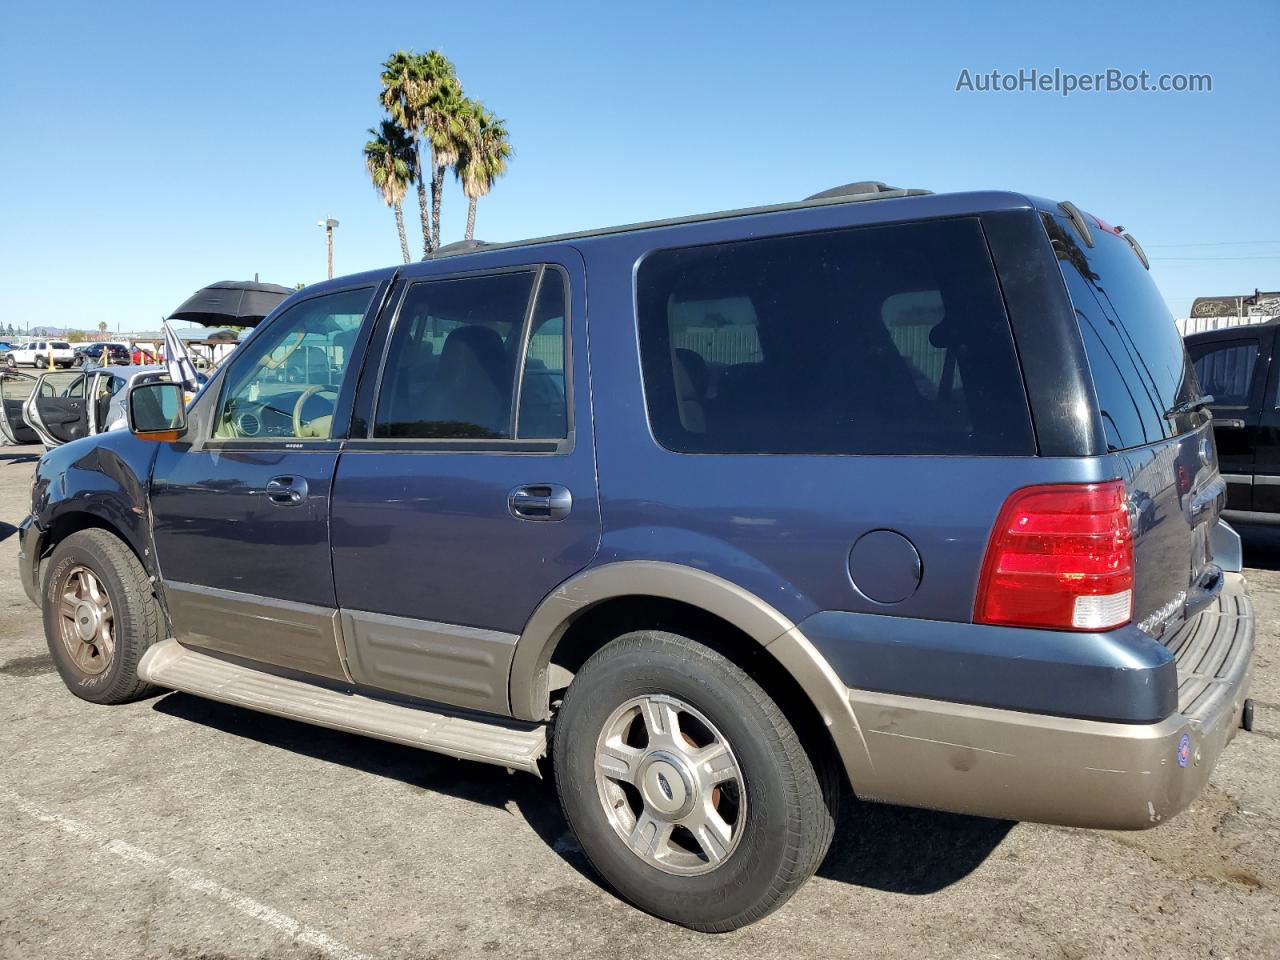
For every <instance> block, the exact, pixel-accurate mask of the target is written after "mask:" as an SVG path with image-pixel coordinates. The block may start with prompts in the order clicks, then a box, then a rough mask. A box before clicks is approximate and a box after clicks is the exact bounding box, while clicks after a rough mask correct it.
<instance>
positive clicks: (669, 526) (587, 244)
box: [580, 195, 1116, 622]
mask: <svg viewBox="0 0 1280 960" xmlns="http://www.w3.org/2000/svg"><path fill="white" fill-rule="evenodd" d="M976 196H977V200H976V201H975V202H978V203H981V202H982V200H983V199H984V197H983V196H982V195H976ZM925 199H928V200H930V201H933V200H937V201H938V202H937V203H932V204H924V203H918V202H913V203H912V205H911V206H910V207H907V206H905V205H902V206H898V207H895V208H893V210H892V213H893V214H894V216H889V214H890V212H891V210H890V205H891V204H895V203H896V201H877V202H876V203H866V204H848V205H843V206H839V207H834V208H826V209H819V210H806V211H803V212H801V213H791V214H782V215H769V216H763V217H759V218H750V220H747V221H743V220H738V221H733V220H729V221H712V222H709V223H703V224H696V225H686V226H682V227H679V228H675V229H664V230H656V231H645V232H639V233H633V234H621V235H618V236H615V237H610V238H600V239H593V240H588V241H581V242H580V249H581V250H582V252H583V255H584V257H585V259H586V261H587V264H588V273H589V276H590V282H591V290H592V293H591V304H590V316H589V339H590V356H591V375H592V382H593V385H594V390H593V397H594V403H595V407H594V414H595V426H596V442H597V446H598V464H599V467H598V469H599V477H600V490H601V510H602V517H603V522H604V535H603V539H602V543H601V548H600V551H599V553H598V554H597V557H596V560H595V565H600V564H605V563H611V562H616V561H622V560H636V559H641V560H645V559H652V560H663V561H667V562H675V563H681V564H685V565H688V566H691V567H696V568H699V569H703V570H707V571H710V572H712V573H715V574H716V575H718V576H720V577H723V578H725V579H727V580H730V581H731V582H734V583H736V584H738V585H739V586H741V587H743V588H744V589H746V590H748V591H750V592H752V593H754V594H755V595H756V596H758V597H760V598H761V599H762V600H763V601H765V602H766V603H768V604H770V605H772V606H773V607H775V608H776V609H777V610H778V611H779V612H781V613H783V614H784V615H785V616H787V617H788V618H790V619H791V620H792V621H794V622H799V621H800V620H801V619H803V618H804V617H806V616H808V615H810V614H812V613H814V612H816V611H819V610H847V611H858V612H869V613H880V614H890V615H895V616H902V617H913V618H919V619H930V620H952V621H968V620H971V619H972V613H973V603H974V596H975V593H976V589H977V580H978V576H979V573H980V569H981V564H982V558H983V554H984V552H985V548H986V544H987V539H988V536H989V534H990V529H991V525H992V524H993V523H994V520H995V517H996V514H997V513H998V512H999V509H1000V507H1001V505H1002V504H1003V502H1004V500H1005V498H1006V497H1007V496H1008V495H1009V493H1010V492H1012V491H1013V490H1015V489H1017V488H1019V487H1022V486H1027V485H1030V484H1038V483H1053V482H1086V481H1094V480H1104V479H1108V478H1109V476H1114V475H1115V473H1114V470H1115V469H1116V465H1115V464H1114V463H1109V462H1108V459H1107V458H1105V457H1101V458H1100V457H1089V456H1080V457H1069V456H1058V457H1033V456H1029V457H1018V458H996V457H959V456H945V457H942V456H939V457H932V456H915V457H911V456H794V455H717V454H680V453H672V452H670V451H668V450H666V449H664V448H662V447H661V446H660V445H659V444H658V443H657V442H656V441H655V440H654V439H653V436H652V433H651V431H650V428H649V423H648V418H647V413H646V408H645V402H644V393H643V387H642V376H641V369H640V362H639V357H638V351H637V331H636V323H635V307H634V290H633V286H634V275H635V270H636V266H637V263H638V262H639V260H640V259H641V258H642V257H643V256H644V255H645V254H646V253H648V252H649V251H651V250H655V249H662V248H665V247H674V246H685V245H691V244H698V243H714V242H720V241H726V240H736V239H742V238H743V237H754V236H765V235H770V234H775V233H776V234H784V233H795V232H800V231H801V230H809V229H815V230H816V229H824V228H827V229H829V228H831V227H833V226H847V225H854V224H857V223H859V222H893V221H894V220H897V219H911V218H912V217H913V216H916V215H919V216H944V215H948V214H951V213H958V214H959V213H969V212H972V211H970V210H964V209H960V210H957V209H955V208H954V207H953V206H949V205H948V203H947V202H946V201H954V200H956V199H957V198H954V197H952V198H946V197H938V198H932V197H931V198H925ZM960 199H963V198H960ZM970 199H972V198H970ZM985 199H987V201H988V203H990V202H991V201H990V198H985ZM1002 199H1007V198H1002ZM906 211H913V212H912V214H911V215H906V213H905V212H906ZM900 213H901V214H903V215H902V216H899V214H900ZM1032 222H1033V223H1034V221H1032ZM1049 266H1050V267H1053V266H1054V265H1053V262H1052V261H1050V262H1049ZM1053 278H1054V280H1055V281H1056V282H1057V283H1058V288H1057V289H1058V294H1059V296H1061V282H1060V280H1059V279H1058V278H1057V277H1056V269H1055V270H1054V271H1053ZM1044 392H1045V394H1046V401H1045V402H1046V403H1053V404H1061V402H1062V400H1061V397H1060V396H1051V395H1050V392H1049V391H1047V390H1046V391H1044ZM1033 412H1034V410H1033ZM1075 412H1076V413H1077V414H1078V411H1075ZM1073 431H1074V435H1076V436H1084V437H1085V439H1084V440H1082V441H1081V443H1082V444H1083V445H1084V446H1086V447H1087V446H1088V444H1089V443H1091V442H1092V439H1093V437H1092V432H1091V431H1092V427H1091V425H1089V424H1085V426H1084V427H1083V428H1075V427H1073V428H1072V430H1068V431H1067V438H1066V440H1064V441H1062V442H1063V443H1069V442H1070V441H1071V436H1072V435H1073ZM882 529H890V530H894V531H896V532H898V533H901V534H902V535H903V536H905V537H907V538H908V539H909V540H910V541H911V542H912V543H913V544H914V546H915V548H916V550H917V551H918V553H919V555H920V560H921V565H922V568H923V572H922V579H921V583H920V586H919V588H918V589H917V590H916V591H915V593H914V594H912V595H911V596H910V597H908V598H907V599H905V600H902V601H900V602H897V603H892V604H886V603H879V602H877V601H875V600H872V599H871V598H869V597H868V596H866V595H864V594H863V593H862V592H860V591H859V590H858V589H857V588H856V587H855V585H854V583H853V581H852V579H851V577H850V573H849V554H850V550H851V548H852V547H853V545H854V543H855V542H856V541H857V540H858V538H859V537H861V536H862V535H863V534H866V533H868V532H871V531H875V530H882Z"/></svg>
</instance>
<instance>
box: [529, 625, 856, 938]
mask: <svg viewBox="0 0 1280 960" xmlns="http://www.w3.org/2000/svg"><path fill="white" fill-rule="evenodd" d="M823 762H824V761H821V760H819V761H817V762H816V763H815V759H814V757H811V756H810V754H809V753H808V752H806V750H805V748H804V746H803V745H802V744H801V742H800V739H799V737H798V736H797V734H796V731H795V729H794V728H793V727H792V725H791V723H790V722H788V720H787V718H786V717H785V716H784V715H783V713H782V711H781V710H780V709H779V708H778V705H777V704H776V703H775V702H774V701H773V700H772V699H771V698H770V697H769V695H768V694H766V693H765V692H764V690H763V689H762V688H761V687H760V686H759V684H757V683H756V682H755V681H754V680H753V679H751V677H749V676H748V675H747V674H746V673H745V672H744V671H743V670H741V669H740V668H739V667H738V666H737V665H735V664H734V663H732V662H731V661H729V660H728V659H726V658H725V657H723V656H721V655H720V654H718V653H716V652H715V651H713V650H711V649H710V648H708V647H706V646H703V645H702V644H699V643H696V642H694V641H692V640H689V639H687V638H685V637H680V636H676V635H674V634H669V633H661V632H656V631H640V632H636V633H631V634H627V635H626V636H623V637H620V638H618V639H617V640H615V641H613V642H612V643H610V644H608V645H607V646H606V647H604V648H603V649H601V650H600V651H599V652H598V653H596V654H595V655H594V656H593V657H592V658H591V659H590V660H588V661H587V663H586V664H585V665H584V666H583V667H582V669H581V670H579V671H578V673H577V675H576V676H575V678H574V681H573V683H572V684H571V685H570V687H569V690H568V692H567V693H566V695H565V698H564V703H563V705H562V706H561V708H560V712H559V715H558V717H557V720H556V733H555V743H554V766H555V777H556V786H557V789H558V790H559V793H560V801H561V804H562V806H563V807H564V812H565V817H566V819H567V820H568V821H569V825H570V826H571V827H572V828H573V831H574V833H575V834H576V835H577V837H578V841H579V843H580V844H581V845H582V849H583V851H584V852H585V853H586V855H587V858H588V859H589V860H590V861H591V863H592V865H593V866H594V867H595V868H596V870H598V871H599V872H600V874H601V875H602V876H603V877H604V878H605V880H607V881H608V882H609V883H610V884H611V885H612V886H613V887H614V889H615V890H617V891H618V892H619V893H620V894H621V895H622V896H623V897H625V898H626V899H628V900H630V901H631V902H632V903H634V904H636V905H637V906H639V907H640V908H641V909H644V910H647V911H648V912H650V913H652V914H655V915H656V916H659V917H662V918H664V919H666V920H670V921H672V922H674V923H679V924H682V925H684V926H687V927H691V928H693V929H695V930H702V931H706V932H723V931H728V930H734V929H737V928H738V927H741V926H745V925H746V924H748V923H752V922H754V921H755V920H758V919H760V918H761V917H763V916H765V915H766V914H768V913H769V912H771V911H772V910H774V909H776V908H777V907H779V906H781V905H782V904H783V903H785V902H786V901H787V899H788V898H790V897H791V895H792V894H793V893H794V892H795V891H796V890H797V889H798V888H799V887H800V886H801V884H803V883H804V882H805V881H806V880H807V879H808V878H809V877H810V876H811V875H812V874H813V872H814V871H815V870H816V869H817V868H818V865H819V864H820V863H821V861H822V858H823V856H824V855H825V854H826V851H827V848H828V846H829V845H830V843H831V837H832V834H833V832H834V829H835V822H834V817H833V811H834V810H836V809H837V805H838V797H836V796H834V793H835V790H834V788H833V787H831V786H827V788H826V790H824V784H834V783H835V782H836V781H835V780H834V778H832V777H829V776H826V777H824V776H823V773H825V772H826V771H824V770H823V769H822V768H821V765H822V763H823Z"/></svg>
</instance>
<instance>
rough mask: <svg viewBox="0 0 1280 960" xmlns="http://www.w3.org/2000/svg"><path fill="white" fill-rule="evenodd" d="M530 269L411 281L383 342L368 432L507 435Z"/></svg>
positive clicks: (381, 434)
mask: <svg viewBox="0 0 1280 960" xmlns="http://www.w3.org/2000/svg"><path fill="white" fill-rule="evenodd" d="M536 276H537V273H536V272H535V271H522V272H519V273H501V274H493V275H490V276H485V277H470V278H465V279H461V280H430V281H425V282H423V283H415V284H414V285H413V286H411V287H410V288H409V291H408V293H407V294H406V295H405V298H404V303H403V305H402V306H401V308H400V314H399V316H398V317H397V319H396V325H395V330H394V331H393V332H392V335H391V343H390V346H389V347H388V352H387V359H386V368H385V371H384V373H383V381H382V388H381V390H380V392H379V398H378V410H377V415H376V416H375V418H374V436H376V437H414V438H422V439H486V440H492V439H504V438H509V437H510V436H511V408H512V399H513V397H514V393H515V367H516V365H515V362H514V357H516V356H517V355H518V353H519V347H520V340H521V337H520V333H521V330H522V329H523V327H524V320H525V316H526V314H527V313H528V309H529V297H530V296H531V294H532V293H533V286H534V280H535V278H536Z"/></svg>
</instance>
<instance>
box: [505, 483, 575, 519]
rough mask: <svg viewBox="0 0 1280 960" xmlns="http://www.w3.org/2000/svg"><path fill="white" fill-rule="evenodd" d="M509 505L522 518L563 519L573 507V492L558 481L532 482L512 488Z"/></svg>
mask: <svg viewBox="0 0 1280 960" xmlns="http://www.w3.org/2000/svg"><path fill="white" fill-rule="evenodd" d="M507 505H508V506H509V507H510V509H511V515H512V516H513V517H516V518H518V519H520V520H563V519H564V518H565V517H567V516H568V515H569V511H570V510H572V509H573V494H571V493H570V492H569V489H568V488H567V487H562V486H560V485H559V484H557V483H530V484H526V485H525V486H523V487H516V488H515V489H514V490H512V491H511V495H510V496H509V497H508V498H507Z"/></svg>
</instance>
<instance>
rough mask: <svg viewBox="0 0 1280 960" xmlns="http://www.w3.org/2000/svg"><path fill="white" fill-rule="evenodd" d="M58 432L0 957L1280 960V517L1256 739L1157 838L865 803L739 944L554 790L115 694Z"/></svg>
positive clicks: (7, 551) (20, 633)
mask: <svg viewBox="0 0 1280 960" xmlns="http://www.w3.org/2000/svg"><path fill="white" fill-rule="evenodd" d="M38 452H39V451H37V450H30V449H23V448H13V447H0V957H5V958H8V957H15V958H19V957H20V958H40V960H47V958H62V957H68V958H72V957H74V958H97V957H101V958H132V957H164V958H177V960H197V958H208V960H213V958H219V960H221V958H235V960H241V958H260V957H270V958H335V960H356V958H366V957H367V958H388V960H390V958H431V957H438V958H466V957H485V958H488V957H531V958H536V957H547V958H575V957H591V958H600V957H618V958H623V957H625V958H627V960H640V958H650V957H653V958H663V960H670V958H672V957H674V956H679V957H681V958H682V960H685V958H687V960H692V958H699V957H715V958H723V957H780V958H781V957H785V958H787V960H798V958H810V957H813V958H818V957H821V958H829V957H846V956H848V957H868V958H878V960H879V958H899V957H901V958H912V960H919V958H928V957H945V958H948V960H955V958H979V957H980V958H1026V957H1052V958H1058V957H1065V958H1075V957H1080V958H1084V957H1089V958H1093V957H1111V956H1115V957H1152V958H1160V960H1168V958H1175V957H1195V958H1206V957H1215V958H1230V957H1238V958H1249V960H1260V958H1270V957H1280V662H1277V661H1278V659H1280V641H1278V640H1277V637H1280V573H1278V572H1277V571H1278V570H1280V534H1278V533H1266V532H1264V533H1261V534H1252V533H1251V534H1250V536H1249V537H1248V538H1247V539H1246V554H1245V556H1246V562H1247V563H1249V564H1250V565H1251V569H1250V570H1249V571H1248V575H1249V577H1250V581H1251V584H1252V590H1253V594H1254V597H1255V599H1256V601H1257V605H1258V612H1259V624H1258V648H1257V654H1256V656H1257V661H1256V666H1255V673H1254V688H1253V695H1254V697H1255V698H1256V700H1257V704H1258V714H1257V730H1256V732H1254V733H1252V734H1247V733H1241V734H1240V735H1239V736H1238V737H1237V738H1236V740H1235V742H1234V743H1233V744H1232V745H1231V746H1230V747H1229V748H1228V750H1227V753H1226V755H1225V756H1224V758H1223V760H1222V762H1221V763H1220V764H1219V766H1218V768H1217V770H1216V772H1215V773H1214V775H1213V778H1212V780H1211V782H1210V784H1209V786H1208V788H1207V789H1206V790H1205V792H1204V794H1203V795H1202V796H1201V797H1200V799H1199V800H1198V801H1197V802H1196V804H1195V805H1194V806H1193V807H1192V808H1191V809H1190V810H1188V811H1187V812H1186V813H1184V814H1182V815H1181V816H1179V817H1177V818H1176V819H1174V820H1173V821H1171V822H1170V823H1168V824H1165V825H1163V826H1161V827H1159V828H1158V829H1156V830H1152V831H1146V832H1142V833H1113V832H1101V831H1087V830H1072V829H1064V828H1057V827H1046V826H1040V825H1036V824H1009V823H1001V822H997V821H989V820H981V819H974V818H968V817H957V816H952V815H946V814H937V813H928V812H922V811H911V810H902V809H898V808H890V807H875V806H865V807H860V806H857V805H851V807H850V809H849V810H848V811H847V814H848V816H847V818H846V819H845V820H844V822H843V823H842V825H841V832H840V836H839V838H838V841H837V844H836V847H835V848H834V849H833V851H832V854H831V856H830V857H829V858H828V860H827V862H826V863H825V864H824V865H823V867H822V869H821V870H820V872H819V875H818V876H817V877H816V878H815V879H814V880H813V881H811V882H810V883H809V884H808V885H807V886H805V887H804V888H803V889H802V890H801V891H800V893H799V894H798V895H797V896H796V897H795V898H794V899H793V900H792V901H791V903H790V904H789V905H787V906H786V907H785V908H783V909H782V910H781V911H780V912H778V913H776V914H774V915H773V916H772V917H769V918H767V919H766V920H764V921H763V922H761V923H758V924H756V925H754V926H752V927H748V928H746V929H745V930H741V931H738V932H736V933H733V934H727V935H724V936H718V937H713V936H705V935H700V934H695V933H691V932H689V931H686V930H683V929H681V928H678V927H674V926H671V925H669V924H666V923H664V922H662V921H659V920H655V919H653V918H651V917H649V916H646V915H645V914H642V913H640V912H638V911H636V910H634V909H632V908H631V907H629V906H627V905H626V904H624V903H622V902H621V901H619V900H618V899H616V898H615V897H614V896H613V895H611V894H610V893H609V892H607V891H606V890H604V889H602V888H601V886H600V885H599V884H598V883H597V882H596V880H595V879H594V878H593V875H592V874H591V871H590V868H589V867H588V866H587V864H586V863H585V861H584V860H583V858H582V855H581V853H580V852H579V851H578V849H577V846H576V844H575V843H574V842H573V840H572V839H571V837H570V836H569V834H568V832H567V830H566V827H565V823H564V820H563V818H562V817H561V814H560V812H559V807H558V805H557V803H556V800H555V796H554V793H553V791H552V788H551V786H550V785H549V784H548V783H546V782H545V781H540V780H538V779H535V778H534V777H531V776H528V775H523V774H516V775H512V774H508V773H506V772H505V771H503V770H500V769H497V768H494V767H486V766H481V765H478V764H467V763H463V762H460V761H455V760H451V759H447V758H441V757H437V756H434V755H432V754H427V753H421V752H418V751H415V750H411V749H408V748H402V747H397V746H394V745H391V744H385V743H380V742H378V741H373V740H365V739H361V738H358V737H354V736H349V735H346V734H342V733H336V732H333V731H329V730H322V729H317V728H312V727H306V726H303V725H300V724H297V723H292V722H289V721H285V720H279V719H275V718H271V717H266V716H263V715H259V714H255V713H251V712H248V711H245V710H240V709H236V708H233V707H228V706H223V705H220V704H215V703H210V702H205V701H201V700H198V699H196V698H194V697H190V696H187V695H185V694H177V693H174V694H168V695H165V696H162V697H157V698H154V699H150V700H146V701H143V702H140V703H134V704H130V705H128V706H124V707H96V706H93V705H91V704H88V703H84V702H83V701H81V700H78V699H76V698H75V697H73V696H72V695H71V694H69V693H68V692H67V691H66V690H65V689H64V688H63V686H62V683H61V681H60V680H59V679H58V675H57V673H56V672H55V671H54V668H53V664H52V662H51V661H50V659H49V656H48V651H47V648H46V646H45V641H44V636H43V632H42V628H41V624H40V616H39V613H38V612H37V611H36V609H35V608H34V607H32V606H31V605H30V604H29V602H28V601H27V598H26V596H25V595H24V594H23V592H22V589H21V586H20V585H19V583H18V578H17V575H16V565H15V564H16V557H17V539H16V537H15V536H13V533H14V527H15V526H16V524H17V523H18V522H19V520H20V519H21V517H22V516H23V515H24V514H25V512H26V509H27V505H28V502H29V490H30V479H31V474H32V470H33V468H34V465H35V459H34V454H36V453H38Z"/></svg>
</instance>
